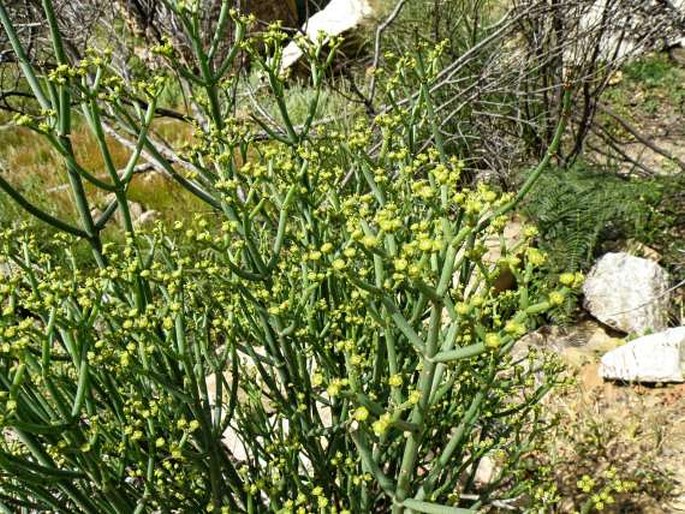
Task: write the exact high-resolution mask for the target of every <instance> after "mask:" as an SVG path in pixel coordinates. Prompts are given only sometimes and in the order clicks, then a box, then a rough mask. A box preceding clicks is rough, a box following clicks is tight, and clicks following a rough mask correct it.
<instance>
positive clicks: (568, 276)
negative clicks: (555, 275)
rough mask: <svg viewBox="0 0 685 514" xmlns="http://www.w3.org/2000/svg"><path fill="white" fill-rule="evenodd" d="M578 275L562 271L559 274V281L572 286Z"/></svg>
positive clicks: (563, 284)
mask: <svg viewBox="0 0 685 514" xmlns="http://www.w3.org/2000/svg"><path fill="white" fill-rule="evenodd" d="M575 280H576V276H575V275H574V274H573V273H562V274H561V275H560V276H559V283H560V284H561V285H562V286H567V287H571V286H572V285H573V282H575Z"/></svg>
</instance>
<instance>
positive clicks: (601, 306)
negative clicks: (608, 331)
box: [583, 253, 671, 334]
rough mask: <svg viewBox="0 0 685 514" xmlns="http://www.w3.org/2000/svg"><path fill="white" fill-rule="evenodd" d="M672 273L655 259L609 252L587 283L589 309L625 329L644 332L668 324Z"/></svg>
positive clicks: (615, 327)
mask: <svg viewBox="0 0 685 514" xmlns="http://www.w3.org/2000/svg"><path fill="white" fill-rule="evenodd" d="M668 286H669V276H668V273H667V272H666V271H665V270H664V269H663V268H662V267H661V266H659V265H658V264H656V263H655V262H653V261H650V260H647V259H642V258H640V257H633V256H632V255H628V254H626V253H607V254H606V255H604V256H603V257H602V258H601V259H599V261H597V262H596V263H595V265H594V266H593V267H592V269H591V270H590V273H588V276H587V278H586V279H585V284H584V285H583V294H584V295H585V301H584V303H583V305H584V307H585V309H587V311H588V312H589V313H590V314H592V316H594V317H595V318H596V319H598V320H599V321H601V322H602V323H604V324H606V325H607V326H609V327H611V328H614V329H616V330H619V331H621V332H626V333H630V332H635V333H638V334H644V333H646V332H647V331H650V330H651V331H660V330H664V329H665V328H666V326H667V325H666V324H667V321H668V309H669V304H670V300H671V298H670V294H669V289H668Z"/></svg>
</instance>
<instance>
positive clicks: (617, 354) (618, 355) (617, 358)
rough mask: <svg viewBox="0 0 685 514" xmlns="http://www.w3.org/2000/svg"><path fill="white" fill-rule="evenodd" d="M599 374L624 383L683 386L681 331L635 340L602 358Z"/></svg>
mask: <svg viewBox="0 0 685 514" xmlns="http://www.w3.org/2000/svg"><path fill="white" fill-rule="evenodd" d="M599 374H600V376H601V377H602V378H604V379H608V380H622V381H626V382H649V383H655V382H685V327H677V328H670V329H668V330H665V331H663V332H659V333H657V334H651V335H648V336H643V337H640V338H638V339H635V340H633V341H631V342H629V343H627V344H625V345H623V346H620V347H618V348H616V349H615V350H612V351H610V352H609V353H607V354H605V355H604V357H602V362H601V364H600V366H599Z"/></svg>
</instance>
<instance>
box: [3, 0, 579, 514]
mask: <svg viewBox="0 0 685 514" xmlns="http://www.w3.org/2000/svg"><path fill="white" fill-rule="evenodd" d="M169 5H170V8H172V9H174V12H175V13H176V14H177V15H178V16H179V19H180V20H181V21H182V22H183V23H184V28H185V30H187V32H188V34H189V37H191V40H194V39H192V38H193V37H195V36H196V34H195V32H194V27H195V28H196V24H195V22H194V20H196V17H197V9H196V4H194V3H192V2H178V3H170V4H169ZM227 5H228V3H227V2H226V3H225V4H224V9H222V12H221V17H220V20H219V23H218V27H217V34H218V35H219V36H220V34H221V30H222V29H221V27H224V28H225V26H226V24H228V23H229V22H230V23H235V24H236V30H235V34H236V42H235V47H234V48H235V49H236V50H235V52H230V53H229V55H228V56H226V57H225V58H224V59H225V60H223V61H222V62H216V61H215V60H214V58H213V51H212V48H209V49H207V48H203V47H202V46H201V45H200V44H199V43H198V44H197V45H195V47H194V48H195V52H196V57H197V60H198V66H197V68H196V69H192V70H190V69H189V70H183V71H182V74H184V76H185V77H186V78H188V80H189V82H190V83H191V84H192V87H193V95H194V96H193V99H194V101H195V102H196V106H197V108H198V109H199V111H198V119H197V120H196V122H195V127H196V130H195V136H194V137H193V139H192V141H191V142H189V144H188V145H187V147H186V148H184V149H182V150H180V151H179V155H180V156H181V157H182V160H181V162H178V161H171V160H170V159H169V158H168V157H166V154H165V153H164V152H163V151H162V150H160V147H159V146H157V145H156V142H155V140H154V139H153V137H152V136H151V134H150V130H149V129H150V126H151V124H152V120H153V118H154V115H155V112H156V111H155V109H156V102H157V99H158V97H159V95H161V94H162V92H163V90H164V84H165V81H167V80H170V77H169V76H168V75H167V76H165V75H163V74H161V75H153V76H151V77H150V78H149V80H147V81H146V82H144V83H136V84H127V83H125V82H124V81H122V80H121V79H120V78H118V77H117V76H114V75H109V74H108V64H107V55H98V54H95V53H93V54H92V55H90V56H89V57H88V59H86V60H84V61H81V62H80V63H77V64H75V65H74V64H72V63H70V62H69V61H68V59H67V57H66V54H65V53H64V51H63V49H62V47H61V44H60V35H59V30H58V27H57V24H56V23H55V19H54V13H53V11H52V6H51V2H49V1H48V0H45V1H44V2H43V8H44V11H45V14H46V19H47V21H48V23H49V24H50V27H51V29H52V38H53V42H54V47H55V56H56V59H57V63H58V65H57V66H56V67H54V68H53V69H51V70H50V71H49V72H48V73H47V74H43V73H42V71H41V70H40V69H38V68H35V67H33V66H32V65H31V64H30V63H28V62H27V61H22V59H21V56H22V46H21V42H20V41H19V39H18V38H17V37H16V32H13V25H12V22H11V20H10V19H9V17H8V15H7V13H6V12H5V10H4V8H3V6H2V5H1V4H0V15H1V16H0V21H2V23H3V26H4V28H5V30H6V32H7V33H8V34H9V37H10V40H11V41H12V42H13V48H14V52H15V54H16V55H17V56H18V58H19V61H20V62H21V64H22V69H23V73H24V75H25V78H26V80H27V82H28V83H29V84H30V86H31V87H32V90H33V93H34V95H35V97H36V101H37V102H38V103H39V104H40V107H41V110H40V113H39V114H36V115H34V116H31V115H26V116H23V117H21V118H20V119H19V120H18V121H20V122H21V123H22V124H24V125H26V126H29V127H31V128H32V129H34V130H35V131H36V132H37V133H39V134H41V135H42V136H43V137H46V138H48V139H49V140H50V141H52V142H53V143H54V145H55V148H56V149H57V150H58V151H60V153H61V154H62V155H63V156H64V160H65V168H66V170H67V173H68V176H69V179H70V184H71V187H72V193H73V196H74V199H75V202H74V203H75V206H76V210H77V214H78V217H77V218H76V220H71V219H61V218H57V217H56V216H55V215H53V214H50V213H47V212H44V211H42V210H40V208H39V207H36V206H35V205H33V204H31V202H29V201H28V200H26V198H24V197H22V195H21V194H20V193H19V192H18V191H17V189H16V188H14V187H13V186H12V184H10V183H9V181H8V180H6V179H4V178H3V179H2V181H1V182H0V186H2V189H3V191H4V192H5V193H7V194H8V195H9V197H11V198H12V199H13V201H15V202H16V203H17V204H18V205H19V206H21V207H23V208H24V209H25V210H27V211H28V212H29V213H31V214H33V215H34V216H36V217H38V218H39V219H41V220H43V221H45V222H47V223H48V224H50V225H52V226H53V227H54V228H56V229H58V230H59V231H60V234H59V235H58V236H57V237H56V239H55V240H54V241H53V242H52V244H51V247H50V248H51V251H50V252H45V251H42V250H41V248H40V245H39V243H41V242H40V241H37V238H36V237H35V236H34V235H33V234H32V233H31V231H30V230H27V229H26V228H24V227H15V228H10V229H7V230H4V231H3V232H2V233H1V234H0V245H1V247H2V251H1V253H0V256H1V259H2V266H3V268H2V270H3V273H2V274H0V310H1V315H0V427H2V437H1V438H0V509H2V510H3V511H5V512H13V511H16V510H17V509H20V508H23V509H34V510H35V509H39V510H51V511H56V512H86V513H130V512H189V511H206V512H279V513H288V512H297V513H306V512H330V513H334V512H335V513H343V512H393V513H395V514H401V513H408V512H424V513H448V514H449V513H458V512H466V511H472V510H476V509H478V508H480V507H484V506H488V505H490V504H491V502H496V501H519V502H524V503H525V502H526V501H534V498H535V497H536V494H534V493H535V484H533V483H531V482H530V481H529V480H528V479H527V476H528V475H527V471H526V469H525V462H526V459H525V458H524V457H526V455H528V454H529V453H530V452H532V451H533V450H534V449H535V447H536V441H537V440H538V438H539V437H540V435H541V433H543V432H544V430H545V427H546V425H545V424H544V423H542V422H540V421H539V417H538V415H539V412H540V404H539V400H540V398H541V397H542V396H543V395H544V394H545V392H547V391H548V390H549V388H550V387H552V386H553V385H554V383H555V381H556V380H557V378H556V377H557V371H558V366H557V364H556V363H555V361H554V360H553V359H551V358H550V357H547V356H542V357H540V356H539V355H530V356H527V357H518V358H516V359H515V358H514V357H512V355H511V352H510V350H511V349H512V347H513V345H514V344H515V343H516V341H517V340H518V339H519V338H520V337H521V336H522V335H523V334H525V333H526V332H527V330H529V328H531V326H532V324H533V323H534V319H535V316H537V315H539V314H541V313H543V312H545V311H547V310H549V309H550V308H552V307H553V306H555V305H559V304H560V303H561V302H563V301H564V298H565V297H566V296H567V295H568V294H570V293H571V291H572V289H573V288H574V287H577V285H578V277H576V276H574V275H566V276H564V277H563V280H561V281H560V283H559V284H556V285H555V287H554V290H552V291H545V292H542V291H539V290H538V291H539V293H538V294H535V295H533V294H531V290H530V289H529V284H530V283H531V281H532V279H533V277H534V274H535V270H536V269H537V268H538V267H539V266H540V265H541V263H542V262H544V257H543V255H542V254H541V252H540V251H539V250H537V249H535V248H532V247H530V245H529V241H530V238H531V237H533V235H534V231H533V230H527V231H526V235H527V239H526V240H524V241H523V242H521V243H519V244H518V245H517V246H515V247H512V248H508V247H507V244H506V241H505V240H504V238H503V236H502V231H503V228H504V225H505V223H506V220H507V213H508V212H509V211H510V210H511V208H512V207H513V206H514V205H515V204H516V203H517V202H518V201H519V200H520V198H521V197H522V196H523V195H524V194H525V193H526V191H527V190H529V189H530V187H531V186H532V184H533V182H534V181H535V179H536V178H537V177H538V176H539V175H540V173H541V172H542V171H543V170H544V169H545V167H546V166H547V164H548V162H549V160H550V158H551V156H552V155H553V154H554V152H555V150H556V148H558V144H559V142H560V140H561V135H562V133H563V129H564V124H563V122H562V123H561V124H560V125H559V126H558V127H557V130H556V135H555V138H554V141H553V145H552V147H551V148H550V149H549V151H548V153H547V154H546V156H545V158H544V159H543V160H542V161H541V162H540V164H539V165H538V166H537V167H536V168H535V169H534V170H532V171H531V174H530V177H529V180H528V182H527V183H526V184H525V185H524V187H523V188H522V190H521V191H520V193H519V195H517V196H514V195H503V196H500V195H498V194H496V193H495V192H494V191H492V190H490V189H488V188H487V187H485V186H482V185H481V186H477V187H473V188H466V187H465V186H464V185H463V184H462V181H461V180H460V173H461V171H462V168H463V163H462V161H461V160H460V159H458V158H456V157H454V156H450V155H448V154H447V152H446V150H445V145H444V143H443V141H442V138H441V133H440V130H439V126H438V124H437V122H436V120H435V117H434V112H433V109H432V105H433V104H432V101H433V100H432V98H431V94H430V88H429V87H428V85H430V84H431V82H432V81H434V80H435V78H436V76H437V72H438V67H437V63H438V61H439V60H438V57H439V55H438V53H439V51H440V48H438V49H437V50H435V51H434V52H433V53H430V52H427V53H425V54H423V55H421V56H420V58H419V57H416V56H414V57H411V56H408V57H405V58H402V59H401V60H400V61H399V62H398V63H397V68H396V69H394V70H389V72H388V77H389V79H388V82H387V84H385V85H384V88H385V90H386V91H387V92H388V94H389V95H390V96H392V89H393V83H395V82H396V81H397V80H399V77H400V76H403V75H406V74H407V73H412V74H415V75H416V77H417V78H418V80H419V81H420V82H422V83H424V84H426V87H422V88H421V91H420V94H417V95H416V96H414V97H413V98H411V99H410V100H409V101H408V102H404V103H403V104H402V105H396V106H395V108H393V109H389V110H387V111H386V112H384V113H382V114H380V115H378V116H376V117H375V118H374V119H373V120H371V121H368V120H365V119H361V120H360V121H359V122H358V123H356V124H355V126H354V127H353V128H351V129H350V130H339V129H338V128H336V126H335V125H326V124H324V123H317V114H316V113H317V105H318V99H319V94H315V95H313V96H312V98H311V100H310V104H309V111H308V115H307V116H306V117H305V119H304V122H303V123H302V124H300V125H294V124H293V123H292V122H291V120H290V116H289V113H288V109H287V106H286V103H285V102H284V96H285V83H284V79H283V77H282V76H281V74H280V73H279V52H280V50H279V49H280V43H281V42H282V35H281V34H280V33H279V32H278V31H276V30H270V31H268V32H266V33H265V34H262V35H259V36H255V37H258V41H256V42H254V41H249V40H246V39H244V34H245V30H244V29H245V25H246V24H247V23H249V20H246V19H244V18H242V17H240V16H238V15H237V14H235V13H233V12H231V11H229V9H228V7H227ZM219 36H216V37H219ZM196 40H197V41H199V38H196ZM302 44H303V45H305V50H306V59H307V62H308V63H309V64H310V66H311V81H312V84H311V85H312V87H313V88H314V90H315V91H320V90H321V89H320V88H321V77H322V74H323V71H324V70H325V69H326V67H327V66H328V65H329V64H330V62H331V58H332V57H331V56H332V53H331V54H329V56H328V57H326V58H325V59H324V60H323V61H322V60H321V59H320V53H321V49H322V46H332V47H333V49H334V48H335V46H336V45H337V44H338V42H337V41H332V42H329V43H321V44H316V45H314V44H306V43H305V42H303V43H302ZM255 45H258V46H259V47H260V48H264V47H267V48H270V49H271V52H269V55H270V57H269V58H268V59H267V58H265V57H263V54H262V53H261V52H254V51H253V50H252V49H253V48H254V47H255ZM156 51H157V52H158V54H159V55H161V56H163V57H165V58H167V57H168V58H170V59H172V58H173V53H174V49H173V48H172V47H165V48H158V49H156ZM238 51H244V52H248V53H249V54H250V55H251V58H252V59H253V63H254V65H255V66H258V67H260V68H261V69H262V71H263V73H264V77H265V83H266V85H267V91H266V92H265V93H263V94H264V95H267V96H268V98H270V99H271V100H273V101H274V102H275V104H276V106H277V109H278V112H279V119H278V120H274V119H266V118H265V117H260V116H259V115H254V116H242V117H241V116H239V115H238V113H237V109H236V104H235V103H231V102H234V101H235V95H233V94H231V92H232V91H235V90H234V89H232V88H235V87H237V85H238V80H239V79H238V75H237V74H232V73H231V72H230V70H232V69H234V68H233V60H234V59H238V56H237V53H238ZM566 98H567V99H568V98H570V95H568V94H567V95H566ZM143 99H144V100H143ZM76 107H78V108H80V109H81V112H82V115H83V117H84V119H85V120H86V121H87V122H88V123H89V126H90V127H91V128H92V132H93V134H94V135H95V136H96V137H97V139H98V141H99V142H100V143H101V149H102V153H103V156H104V157H105V159H104V161H105V163H106V168H107V169H106V171H107V172H108V173H109V178H108V179H101V178H98V177H97V176H96V175H95V174H94V173H93V172H92V170H86V169H83V167H82V166H80V164H79V162H78V160H77V159H76V158H75V157H74V151H73V148H72V147H71V144H70V138H69V133H70V126H71V125H70V124H71V116H72V115H75V114H74V110H75V108H76ZM566 107H567V108H568V100H567V105H566ZM105 117H106V119H107V123H110V124H111V123H118V125H116V126H118V127H119V130H121V131H123V132H125V133H127V134H132V135H133V136H134V141H135V144H134V145H133V147H132V149H131V155H130V159H129V161H128V164H127V165H126V166H125V168H124V169H123V170H117V169H115V167H114V166H113V165H112V163H111V162H110V161H109V160H108V159H107V156H108V152H109V150H108V141H107V139H106V138H105V136H104V128H103V127H105V121H103V120H104V119H105ZM424 132H427V133H428V134H430V135H431V136H432V137H431V138H430V139H429V140H428V142H426V140H421V141H419V140H417V139H416V136H417V134H419V133H424ZM143 154H145V155H146V158H147V159H149V160H151V161H154V162H156V163H157V164H158V165H159V166H161V167H163V168H164V169H165V170H167V172H168V173H169V174H170V175H172V176H173V177H174V178H175V179H176V180H177V181H178V182H179V183H180V184H181V185H182V186H183V187H185V188H187V189H188V190H189V191H191V192H192V193H193V194H195V195H196V196H197V197H198V198H200V199H201V200H203V201H204V202H205V203H206V204H207V206H208V212H207V213H206V214H204V215H198V216H197V217H195V218H194V219H193V220H192V222H190V221H189V222H180V221H179V222H177V223H176V224H175V225H173V226H164V225H163V224H162V223H158V224H157V225H156V227H155V228H154V229H151V230H148V231H144V230H139V229H138V228H136V227H135V226H134V224H133V222H132V220H131V216H130V213H129V211H128V203H127V200H126V197H127V188H128V185H129V183H130V180H131V177H132V174H133V170H134V169H135V166H136V164H137V163H138V161H139V160H140V158H141V155H143ZM86 184H87V185H88V187H85V185H86ZM97 189H100V190H102V189H104V190H106V191H111V192H112V193H114V197H115V198H114V200H113V201H112V203H111V204H110V205H109V206H107V207H106V209H105V210H104V212H102V213H99V214H97V215H94V214H93V212H92V210H91V209H90V206H91V200H92V196H91V195H92V191H93V190H97ZM117 209H119V210H121V212H122V214H123V219H124V227H125V233H126V235H125V237H124V240H123V241H121V242H107V241H106V240H105V239H104V229H105V227H106V225H107V223H108V221H109V219H110V218H111V216H112V215H113V213H114V212H115V211H116V210H117ZM83 242H86V243H87V244H88V245H89V246H90V248H91V250H92V256H93V257H92V262H91V264H90V265H89V266H86V265H83V264H82V263H81V262H80V261H77V260H76V259H75V258H73V255H74V254H73V252H74V247H75V245H77V244H79V243H80V244H82V243H83ZM493 245H494V246H497V247H498V248H499V252H498V257H497V258H492V257H489V253H488V248H491V247H492V246H493ZM506 270H509V272H511V273H512V274H513V275H514V276H515V277H516V285H515V287H514V288H513V289H511V290H508V291H500V290H499V289H498V288H496V287H494V285H495V282H496V279H497V277H498V276H499V274H500V273H502V272H503V271H506ZM486 457H487V458H488V459H490V460H491V461H494V462H496V463H497V465H496V471H495V472H494V474H493V476H492V477H490V478H489V479H488V480H487V481H486V482H485V483H482V482H479V481H477V480H476V474H477V471H478V467H479V463H480V462H481V461H482V460H483V459H484V458H486ZM537 496H540V495H539V494H537Z"/></svg>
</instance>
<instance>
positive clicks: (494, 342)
mask: <svg viewBox="0 0 685 514" xmlns="http://www.w3.org/2000/svg"><path fill="white" fill-rule="evenodd" d="M501 344H502V338H501V337H500V336H499V334H496V333H494V332H490V333H488V334H486V335H485V347H486V348H490V349H493V350H494V349H496V348H499V346H500V345H501Z"/></svg>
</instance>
